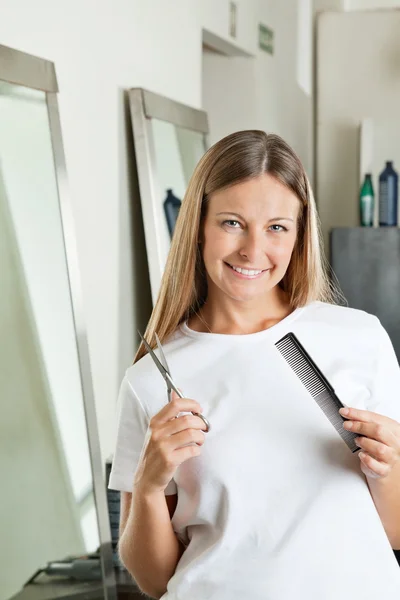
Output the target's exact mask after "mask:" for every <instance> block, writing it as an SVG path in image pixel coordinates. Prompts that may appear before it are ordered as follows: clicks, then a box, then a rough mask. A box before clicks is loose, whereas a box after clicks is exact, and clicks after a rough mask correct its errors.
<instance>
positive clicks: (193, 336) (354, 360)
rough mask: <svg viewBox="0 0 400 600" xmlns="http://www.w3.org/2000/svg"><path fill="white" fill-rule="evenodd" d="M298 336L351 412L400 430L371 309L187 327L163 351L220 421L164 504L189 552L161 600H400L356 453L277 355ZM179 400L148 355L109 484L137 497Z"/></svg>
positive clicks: (397, 578) (331, 309) (123, 421)
mask: <svg viewBox="0 0 400 600" xmlns="http://www.w3.org/2000/svg"><path fill="white" fill-rule="evenodd" d="M289 331H293V332H294V333H295V335H296V336H297V337H298V339H299V341H300V342H301V343H302V344H303V346H304V347H305V349H306V350H307V351H308V353H309V354H310V356H311V357H312V358H313V360H314V361H315V362H316V364H317V366H318V367H319V368H320V369H321V371H322V372H323V373H324V375H325V376H326V377H327V379H328V380H329V381H330V383H331V384H332V386H333V388H334V389H335V392H336V394H337V395H338V397H339V398H340V399H341V401H342V402H343V404H345V405H347V406H350V407H356V408H360V409H364V410H370V411H373V412H377V413H379V414H382V415H386V416H388V417H390V418H392V419H394V420H396V421H399V422H400V392H399V390H400V369H399V365H398V362H397V360H396V356H395V353H394V350H393V347H392V344H391V342H390V339H389V337H388V335H387V333H386V331H385V329H384V328H383V327H382V325H381V324H380V322H379V320H378V319H377V318H376V317H375V316H372V315H370V314H368V313H366V312H364V311H360V310H355V309H350V308H346V307H340V306H334V305H330V304H326V303H322V302H313V303H311V304H309V305H307V306H306V307H303V308H299V309H296V310H295V311H294V312H293V313H292V314H290V315H289V316H288V317H286V318H285V319H283V320H282V321H280V322H279V323H278V324H276V325H274V326H273V327H271V328H269V329H266V330H264V331H260V332H258V333H253V334H247V335H224V334H212V333H200V332H196V331H193V330H191V329H189V328H188V326H187V324H186V323H183V324H182V325H181V326H180V327H179V329H178V330H177V331H176V333H175V334H174V335H173V336H172V337H171V338H170V340H169V341H168V342H167V343H166V344H165V345H164V349H165V354H166V358H167V361H168V364H169V367H170V369H171V375H172V377H173V379H174V381H175V383H176V384H177V385H178V387H180V388H181V389H182V391H183V392H184V394H185V395H186V396H187V397H189V398H193V399H195V400H197V401H198V402H199V403H200V404H201V406H202V407H203V414H204V416H205V417H207V419H208V420H209V421H210V424H211V430H210V432H208V433H206V434H205V443H204V445H203V446H202V452H201V455H200V456H196V457H192V458H190V459H189V460H187V461H186V462H184V463H183V464H182V465H181V466H180V467H178V469H177V471H176V473H175V476H174V479H173V480H172V481H171V483H170V484H169V485H168V488H167V490H166V494H173V493H177V494H178V504H177V508H176V511H175V514H174V515H173V518H172V525H173V528H174V531H175V532H176V534H177V536H178V537H179V539H180V540H182V542H183V543H184V545H185V546H186V549H185V552H184V553H183V555H182V557H181V559H180V561H179V563H178V565H177V568H176V571H175V573H174V575H173V576H172V578H171V579H170V581H169V583H168V590H167V592H166V593H165V594H164V595H163V596H162V598H163V600H188V599H190V600H244V599H246V600H293V599H294V598H295V599H296V600H306V599H307V600H310V599H311V600H317V599H318V600H319V599H323V600H354V598H360V599H362V600H379V599H381V598H382V599H383V598H384V599H385V600H400V568H399V565H398V563H397V561H396V558H395V555H394V553H393V550H392V548H391V546H390V543H389V540H388V538H387V535H386V533H385V530H384V528H383V525H382V522H381V520H380V518H379V515H378V512H377V510H376V508H375V505H374V502H373V499H372V496H371V494H370V491H369V488H368V484H367V481H366V478H365V476H364V474H363V473H362V471H361V468H360V459H359V458H358V452H357V453H354V454H353V453H352V452H351V450H350V449H349V448H348V446H347V444H346V443H345V442H344V441H343V440H342V438H341V436H340V435H339V433H338V432H337V431H336V429H335V428H334V426H333V425H332V424H331V422H330V421H329V419H328V418H327V417H326V415H325V414H324V413H323V411H322V410H321V408H320V407H319V406H318V405H317V403H316V402H315V400H314V399H313V398H312V396H311V395H310V394H309V393H308V392H307V390H306V388H305V387H304V386H303V384H302V383H301V381H300V380H299V379H298V378H297V376H296V375H295V373H294V372H293V371H292V369H291V368H290V367H289V366H288V364H287V363H286V361H285V360H284V358H283V357H282V356H281V354H280V353H279V351H278V350H277V349H276V347H275V345H274V344H275V342H277V341H278V340H279V339H280V338H281V337H282V336H283V335H285V334H286V333H288V332H289ZM166 402H167V394H166V388H165V384H164V380H163V379H162V377H161V375H160V374H159V372H158V370H157V369H156V367H155V366H154V364H153V361H152V359H151V357H150V356H149V355H146V356H145V357H143V359H141V360H140V361H138V362H137V363H136V364H135V365H133V366H131V367H130V368H129V369H128V370H127V372H126V375H125V377H124V379H123V382H122V385H121V391H120V397H119V426H118V436H117V443H116V449H115V455H114V460H113V467H112V473H111V478H110V482H109V487H110V488H112V489H116V490H124V491H128V492H130V491H132V482H133V478H134V472H135V468H136V466H137V463H138V460H139V457H140V453H141V449H142V447H143V444H144V440H145V436H146V431H147V427H148V423H149V420H150V418H151V417H152V416H153V415H154V414H156V413H157V412H158V411H160V410H161V408H162V407H163V406H165V404H166Z"/></svg>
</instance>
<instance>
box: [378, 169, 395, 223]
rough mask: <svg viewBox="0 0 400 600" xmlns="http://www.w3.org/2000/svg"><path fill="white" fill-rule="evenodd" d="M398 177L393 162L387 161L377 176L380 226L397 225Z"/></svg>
mask: <svg viewBox="0 0 400 600" xmlns="http://www.w3.org/2000/svg"><path fill="white" fill-rule="evenodd" d="M398 179H399V178H398V175H397V173H396V171H395V170H394V168H393V162H392V161H387V162H386V167H385V169H384V170H383V171H382V173H381V174H380V176H379V225H380V226H381V227H396V226H397V210H398V208H397V206H398Z"/></svg>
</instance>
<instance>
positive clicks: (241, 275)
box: [224, 261, 269, 279]
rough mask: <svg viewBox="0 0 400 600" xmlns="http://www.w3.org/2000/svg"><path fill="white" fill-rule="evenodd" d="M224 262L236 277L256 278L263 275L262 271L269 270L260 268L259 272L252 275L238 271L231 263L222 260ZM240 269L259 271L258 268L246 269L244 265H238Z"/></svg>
mask: <svg viewBox="0 0 400 600" xmlns="http://www.w3.org/2000/svg"><path fill="white" fill-rule="evenodd" d="M224 264H225V265H226V266H227V267H229V268H230V270H231V271H232V272H233V274H234V275H235V276H236V277H239V278H240V279H258V278H259V277H262V276H263V275H264V273H265V272H266V271H269V269H263V270H261V272H258V273H255V274H254V275H251V274H248V273H247V274H246V273H239V271H236V270H235V269H234V268H233V267H232V265H231V264H229V263H227V262H225V261H224ZM239 268H240V269H243V270H246V271H260V269H247V268H245V267H239Z"/></svg>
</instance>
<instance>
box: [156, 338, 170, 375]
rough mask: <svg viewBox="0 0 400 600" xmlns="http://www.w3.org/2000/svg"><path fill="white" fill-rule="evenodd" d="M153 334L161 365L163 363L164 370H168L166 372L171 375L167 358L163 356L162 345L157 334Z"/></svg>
mask: <svg viewBox="0 0 400 600" xmlns="http://www.w3.org/2000/svg"><path fill="white" fill-rule="evenodd" d="M155 336H156V340H157V346H158V350H159V352H160V359H161V362H162V365H163V367H164V369H165V370H166V371H168V373H169V374H170V375H171V371H170V370H169V367H168V363H167V359H166V358H165V354H164V350H163V347H162V346H161V342H160V339H159V337H158V335H157V334H155Z"/></svg>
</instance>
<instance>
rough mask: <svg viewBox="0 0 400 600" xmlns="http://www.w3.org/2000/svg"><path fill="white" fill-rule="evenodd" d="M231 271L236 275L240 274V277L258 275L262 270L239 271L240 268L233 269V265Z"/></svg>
mask: <svg viewBox="0 0 400 600" xmlns="http://www.w3.org/2000/svg"><path fill="white" fill-rule="evenodd" d="M232 269H233V270H234V271H237V272H238V273H242V275H259V273H262V270H261V271H254V270H253V269H241V268H240V267H234V266H233V265H232Z"/></svg>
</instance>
